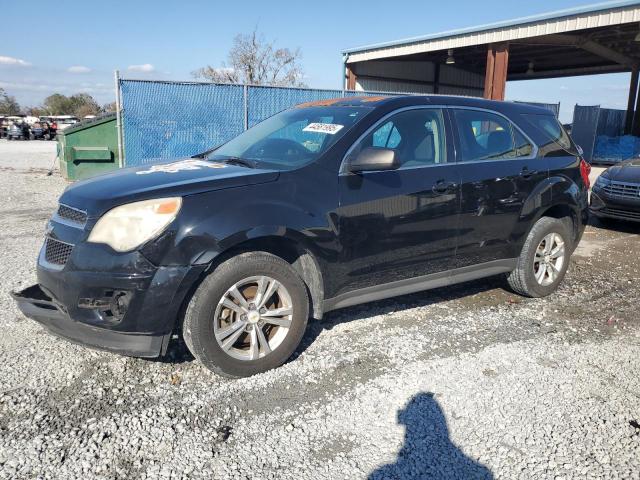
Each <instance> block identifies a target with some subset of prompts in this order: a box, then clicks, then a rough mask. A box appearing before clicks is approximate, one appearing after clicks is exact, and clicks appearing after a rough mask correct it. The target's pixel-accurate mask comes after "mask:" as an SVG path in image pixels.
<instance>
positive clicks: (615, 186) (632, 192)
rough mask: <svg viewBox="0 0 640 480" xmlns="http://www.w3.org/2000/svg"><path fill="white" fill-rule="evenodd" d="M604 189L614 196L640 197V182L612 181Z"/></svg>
mask: <svg viewBox="0 0 640 480" xmlns="http://www.w3.org/2000/svg"><path fill="white" fill-rule="evenodd" d="M603 190H604V191H605V192H606V193H607V194H608V195H610V196H612V197H626V198H639V197H640V184H633V183H624V182H611V183H610V184H609V185H607V186H605V187H604V188H603Z"/></svg>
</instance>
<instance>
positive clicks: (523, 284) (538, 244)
mask: <svg viewBox="0 0 640 480" xmlns="http://www.w3.org/2000/svg"><path fill="white" fill-rule="evenodd" d="M567 225H568V223H567V222H565V221H563V220H559V219H557V218H551V217H542V218H541V219H540V220H538V221H537V222H536V224H535V225H534V226H533V228H532V229H531V231H530V232H529V235H528V236H527V239H526V241H525V243H524V246H523V247H522V252H521V253H520V257H518V263H517V266H516V268H515V270H513V271H512V272H511V273H510V274H509V276H508V277H507V281H508V283H509V286H510V287H511V289H512V290H513V291H514V292H516V293H518V294H520V295H523V296H525V297H532V298H539V297H546V296H547V295H550V294H552V293H553V292H555V291H556V290H557V288H558V285H560V283H561V282H562V280H563V278H564V276H565V274H566V272H567V268H568V266H569V261H570V258H571V253H572V252H573V244H572V240H571V239H572V238H573V237H572V235H571V233H570V230H569V228H568V227H567ZM560 241H562V244H563V246H564V250H563V256H562V261H561V262H558V259H559V257H556V258H553V257H554V255H559V253H558V252H559V251H558V252H557V253H555V254H553V255H551V254H552V253H553V252H554V251H556V248H558V247H559V244H560ZM543 242H544V243H543ZM547 245H550V247H548V248H550V249H551V251H547ZM536 252H539V253H540V254H539V256H538V257H536ZM536 260H540V261H539V262H538V261H536ZM542 270H544V271H542ZM536 273H538V274H540V273H542V277H541V278H540V279H537V278H536Z"/></svg>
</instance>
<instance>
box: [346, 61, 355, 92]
mask: <svg viewBox="0 0 640 480" xmlns="http://www.w3.org/2000/svg"><path fill="white" fill-rule="evenodd" d="M355 89H356V74H355V73H354V72H353V70H352V69H351V67H350V66H349V65H347V90H355Z"/></svg>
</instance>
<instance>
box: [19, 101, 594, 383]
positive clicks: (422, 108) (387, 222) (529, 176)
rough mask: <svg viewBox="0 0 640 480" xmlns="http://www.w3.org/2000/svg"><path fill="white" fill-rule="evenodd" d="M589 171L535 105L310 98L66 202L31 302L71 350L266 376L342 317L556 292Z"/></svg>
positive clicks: (80, 190)
mask: <svg viewBox="0 0 640 480" xmlns="http://www.w3.org/2000/svg"><path fill="white" fill-rule="evenodd" d="M588 174H589V167H588V165H587V164H586V163H585V162H584V161H583V160H582V159H581V157H580V155H579V153H578V151H577V149H576V146H575V145H574V144H573V143H572V141H571V139H570V138H569V137H568V136H567V134H566V132H565V131H564V130H563V128H562V126H561V125H560V124H559V123H558V121H557V120H556V118H555V117H554V116H553V115H552V114H551V113H550V112H548V111H546V110H544V109H540V108H537V107H532V106H526V105H520V104H514V103H507V102H490V101H485V100H481V99H474V98H458V97H446V96H432V97H430V96H419V97H414V96H407V97H358V98H345V99H337V100H329V101H321V102H312V103H307V104H303V105H299V106H297V107H295V108H292V109H289V110H286V111H284V112H281V113H279V114H277V115H274V116H273V117H271V118H269V119H267V120H265V121H263V122H262V123H260V124H258V125H256V126H255V127H253V128H251V129H249V130H248V131H246V132H244V133H242V134H241V135H239V136H238V137H236V138H234V139H233V140H231V141H229V142H228V143H226V144H224V145H222V146H221V147H219V148H217V149H215V150H213V151H212V152H209V153H207V154H206V155H202V156H201V157H200V158H190V159H186V160H182V161H176V162H173V163H168V164H160V165H152V166H143V167H138V168H130V169H126V170H122V171H119V172H116V173H112V174H108V175H105V176H102V177H98V178H94V179H91V180H87V181H84V182H79V183H77V184H75V185H73V186H71V187H69V188H67V190H66V191H65V192H64V193H63V195H62V197H61V198H60V204H59V206H58V209H57V211H56V213H55V214H54V215H53V217H52V218H51V220H50V222H49V223H48V226H47V231H46V238H45V242H44V246H43V247H42V250H41V252H40V256H39V259H38V284H37V285H34V286H32V287H29V288H27V289H26V290H23V291H21V292H17V293H14V294H13V295H14V298H15V299H16V300H17V302H18V304H19V306H20V308H21V309H22V311H23V312H24V314H25V315H26V316H28V317H31V318H33V319H35V320H37V321H39V322H41V323H43V324H44V325H45V326H46V327H47V328H48V329H50V330H51V331H52V332H54V333H57V334H59V335H62V336H64V337H67V338H69V339H71V340H74V341H77V342H81V343H85V344H89V345H92V346H95V347H100V348H104V349H107V350H111V351H115V352H119V353H123V354H127V355H134V356H142V357H156V356H159V355H163V354H164V353H165V352H166V350H167V346H168V343H169V340H170V338H171V337H172V336H173V335H174V334H176V333H177V334H182V336H183V338H184V340H185V342H186V344H187V346H188V348H189V350H190V351H191V352H192V353H193V355H194V356H195V357H196V358H198V359H199V360H200V361H202V362H203V363H204V364H205V365H206V366H207V367H209V368H211V369H212V370H214V371H216V372H219V373H223V374H225V375H228V376H232V377H240V376H247V375H252V374H255V373H258V372H262V371H265V370H268V369H270V368H274V367H277V366H279V365H281V364H282V363H284V362H285V361H286V360H287V359H288V358H289V357H290V356H291V354H292V353H293V352H294V351H295V349H296V348H297V346H298V344H299V342H300V340H301V339H302V336H303V334H304V331H305V328H306V325H307V320H308V318H309V317H312V318H316V319H318V318H321V317H322V315H323V313H325V312H328V311H330V310H333V309H337V308H342V307H347V306H349V305H355V304H359V303H364V302H371V301H375V300H379V299H382V298H387V297H392V296H396V295H403V294H407V293H411V292H416V291H419V290H425V289H429V288H434V287H442V286H445V285H451V284H454V283H459V282H464V281H467V280H473V279H477V278H481V277H487V276H490V275H497V274H508V281H509V283H510V285H511V287H512V288H513V290H515V291H516V292H518V293H520V294H523V295H527V296H530V297H541V296H544V295H548V294H550V293H552V292H553V291H554V290H556V288H557V287H558V284H559V283H560V282H561V281H562V278H563V277H564V274H565V272H566V270H567V266H568V265H569V257H570V255H571V253H572V252H573V250H574V248H575V246H576V245H577V243H578V241H579V240H580V238H581V235H582V232H583V230H584V226H585V223H586V219H587V211H588V210H587V190H588V182H589V178H588Z"/></svg>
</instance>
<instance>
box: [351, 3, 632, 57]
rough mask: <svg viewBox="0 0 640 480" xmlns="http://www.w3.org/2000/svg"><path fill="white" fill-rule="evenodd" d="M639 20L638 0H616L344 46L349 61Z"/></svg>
mask: <svg viewBox="0 0 640 480" xmlns="http://www.w3.org/2000/svg"><path fill="white" fill-rule="evenodd" d="M638 21H640V1H638V0H616V1H611V2H603V3H597V4H593V5H586V6H583V7H578V8H570V9H565V10H558V11H555V12H549V13H543V14H540V15H532V16H528V17H521V18H516V19H513V20H507V21H502V22H496V23H491V24H487V25H480V26H476V27H470V28H463V29H459V30H450V31H446V32H441V33H435V34H431V35H424V36H419V37H412V38H407V39H402V40H396V41H393V42H385V43H377V44H372V45H365V46H363V47H357V48H351V49H347V50H343V51H342V53H343V54H346V55H348V56H349V58H348V62H349V63H351V62H359V61H365V60H373V59H376V58H387V57H395V56H400V55H410V54H413V53H422V52H430V51H436V50H446V49H449V48H460V47H466V46H472V45H482V44H486V43H491V42H503V41H507V40H515V39H519V38H527V37H536V36H540V35H548V34H552V33H563V32H570V31H575V30H582V29H585V28H596V27H605V26H610V25H619V24H623V23H631V22H638Z"/></svg>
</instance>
